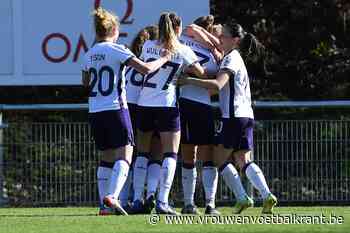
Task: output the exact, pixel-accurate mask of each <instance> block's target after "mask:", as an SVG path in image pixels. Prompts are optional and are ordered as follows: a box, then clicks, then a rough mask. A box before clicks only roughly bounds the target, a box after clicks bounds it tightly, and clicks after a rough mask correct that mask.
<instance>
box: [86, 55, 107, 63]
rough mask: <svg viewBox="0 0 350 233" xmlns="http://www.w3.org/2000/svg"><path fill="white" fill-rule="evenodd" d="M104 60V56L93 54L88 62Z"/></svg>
mask: <svg viewBox="0 0 350 233" xmlns="http://www.w3.org/2000/svg"><path fill="white" fill-rule="evenodd" d="M105 59H106V54H93V55H91V56H90V61H91V62H94V61H104V60H105Z"/></svg>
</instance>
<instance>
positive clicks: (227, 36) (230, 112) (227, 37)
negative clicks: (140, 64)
mask: <svg viewBox="0 0 350 233" xmlns="http://www.w3.org/2000/svg"><path fill="white" fill-rule="evenodd" d="M252 38H253V36H252V34H246V32H244V30H243V28H242V27H241V26H240V25H239V24H235V23H232V22H228V23H227V24H226V25H225V26H224V28H223V33H222V35H221V37H220V41H221V43H222V47H223V49H224V51H225V57H224V59H223V61H222V63H221V66H220V71H219V73H218V74H217V77H216V79H215V80H202V79H195V78H186V79H183V80H180V81H181V82H182V84H184V83H185V84H192V85H196V86H200V87H204V88H207V89H214V90H220V93H219V102H220V108H221V111H222V119H221V127H219V129H218V133H219V140H220V144H219V145H218V146H216V147H215V148H214V154H215V157H214V158H215V162H216V164H217V165H218V166H219V171H220V174H221V175H222V176H223V178H224V180H225V183H226V184H227V185H228V187H229V188H230V189H231V190H232V191H233V192H234V194H235V196H236V200H237V202H236V205H235V208H234V213H236V214H238V213H241V212H242V211H243V210H244V209H246V208H248V207H250V206H252V205H253V200H252V199H251V198H250V197H248V195H247V193H246V191H245V190H244V188H243V185H242V182H241V179H240V176H239V174H238V172H237V170H236V168H235V167H234V166H233V165H232V164H231V163H227V160H228V159H229V157H230V156H231V154H232V153H234V157H235V158H236V161H237V162H238V165H239V167H240V169H241V171H242V173H243V174H244V173H245V175H246V176H247V178H248V179H249V181H250V182H251V183H252V184H253V186H254V187H255V188H256V189H258V190H259V192H260V194H261V195H262V197H263V199H264V204H263V210H262V213H271V212H272V208H273V207H274V206H275V205H276V203H277V199H276V197H275V196H274V195H273V194H272V193H271V192H270V189H269V187H268V186H267V184H266V180H265V177H264V175H263V173H262V171H261V169H260V168H259V167H258V166H257V165H256V164H255V163H254V162H252V161H251V151H252V149H253V127H254V115H253V109H252V106H251V95H250V85H249V77H248V72H247V69H246V67H245V62H244V60H243V59H242V56H241V54H240V50H239V49H240V48H241V46H242V47H248V48H250V49H248V50H245V51H246V53H245V54H244V57H245V58H246V59H247V58H248V57H249V56H253V55H255V53H257V48H258V47H257V44H256V43H257V40H254V39H252Z"/></svg>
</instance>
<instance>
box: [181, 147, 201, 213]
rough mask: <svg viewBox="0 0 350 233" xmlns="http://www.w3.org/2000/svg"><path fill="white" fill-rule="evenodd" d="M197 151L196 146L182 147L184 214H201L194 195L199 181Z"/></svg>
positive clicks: (182, 211)
mask: <svg viewBox="0 0 350 233" xmlns="http://www.w3.org/2000/svg"><path fill="white" fill-rule="evenodd" d="M196 150H197V146H196V145H193V144H182V145H181V155H182V160H183V161H182V188H183V193H184V208H183V209H182V210H181V213H182V214H199V211H198V210H197V208H196V206H195V203H194V193H195V190H196V181H197V169H196Z"/></svg>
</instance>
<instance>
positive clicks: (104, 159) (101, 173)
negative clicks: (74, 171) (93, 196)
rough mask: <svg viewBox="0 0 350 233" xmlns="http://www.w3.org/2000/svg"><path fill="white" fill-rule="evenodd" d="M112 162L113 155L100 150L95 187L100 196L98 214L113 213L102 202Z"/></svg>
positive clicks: (106, 189)
mask: <svg viewBox="0 0 350 233" xmlns="http://www.w3.org/2000/svg"><path fill="white" fill-rule="evenodd" d="M114 162H115V158H114V156H109V155H108V154H107V153H104V152H102V156H101V160H100V164H99V166H98V168H97V187H98V193H99V198H100V211H99V215H110V214H114V211H113V210H112V209H109V208H106V207H105V206H104V204H103V198H104V197H105V196H106V195H107V194H108V188H109V183H110V178H111V174H112V169H113V166H114Z"/></svg>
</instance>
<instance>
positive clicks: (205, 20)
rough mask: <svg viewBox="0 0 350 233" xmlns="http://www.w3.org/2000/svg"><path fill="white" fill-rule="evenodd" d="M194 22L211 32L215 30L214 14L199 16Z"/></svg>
mask: <svg viewBox="0 0 350 233" xmlns="http://www.w3.org/2000/svg"><path fill="white" fill-rule="evenodd" d="M193 23H194V24H196V25H198V26H201V27H202V28H204V29H205V30H207V31H208V32H210V33H211V32H212V31H213V25H214V16H212V15H206V16H201V17H199V18H197V19H196V20H195V21H194V22H193Z"/></svg>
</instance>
